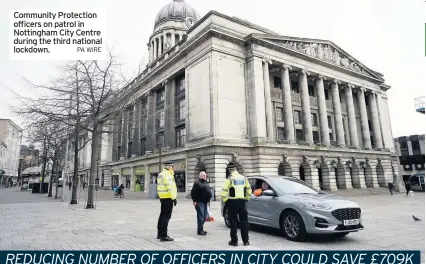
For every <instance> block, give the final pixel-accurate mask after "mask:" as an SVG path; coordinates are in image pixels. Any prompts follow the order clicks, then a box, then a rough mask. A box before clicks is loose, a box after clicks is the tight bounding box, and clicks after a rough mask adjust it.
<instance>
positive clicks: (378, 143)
mask: <svg viewBox="0 0 426 264" xmlns="http://www.w3.org/2000/svg"><path fill="white" fill-rule="evenodd" d="M368 100H369V106H370V111H371V119H372V120H371V125H372V126H373V138H374V147H375V148H378V149H381V148H383V143H382V133H381V131H380V120H379V113H378V110H377V103H376V97H375V94H374V93H373V92H372V93H370V94H369V95H368Z"/></svg>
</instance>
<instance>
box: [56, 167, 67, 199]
mask: <svg viewBox="0 0 426 264" xmlns="http://www.w3.org/2000/svg"><path fill="white" fill-rule="evenodd" d="M56 175H57V176H56V188H55V199H58V188H59V164H56ZM64 188H65V180H64V177H63V178H62V197H63V196H64Z"/></svg>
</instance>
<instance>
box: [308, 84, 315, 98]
mask: <svg viewBox="0 0 426 264" xmlns="http://www.w3.org/2000/svg"><path fill="white" fill-rule="evenodd" d="M308 92H309V96H310V97H315V88H314V87H313V86H312V85H308Z"/></svg>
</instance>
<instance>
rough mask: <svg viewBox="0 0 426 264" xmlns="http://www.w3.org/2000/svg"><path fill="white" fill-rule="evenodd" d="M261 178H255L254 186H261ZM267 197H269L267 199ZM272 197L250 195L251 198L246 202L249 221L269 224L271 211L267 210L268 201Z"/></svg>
mask: <svg viewBox="0 0 426 264" xmlns="http://www.w3.org/2000/svg"><path fill="white" fill-rule="evenodd" d="M262 182H263V180H262V179H256V183H255V186H256V187H255V188H257V187H259V186H261V185H262V184H261V183H262ZM268 198H269V199H268ZM270 198H272V197H268V196H263V195H261V196H255V195H254V194H252V195H251V199H250V201H249V203H248V204H247V211H249V210H250V220H249V222H251V223H254V224H258V225H267V226H269V225H270V222H271V213H270V212H269V209H268V208H269V206H270V201H271V199H270Z"/></svg>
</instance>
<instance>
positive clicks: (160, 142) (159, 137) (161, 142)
mask: <svg viewBox="0 0 426 264" xmlns="http://www.w3.org/2000/svg"><path fill="white" fill-rule="evenodd" d="M156 142H157V146H164V134H163V133H159V134H157V138H156Z"/></svg>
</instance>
